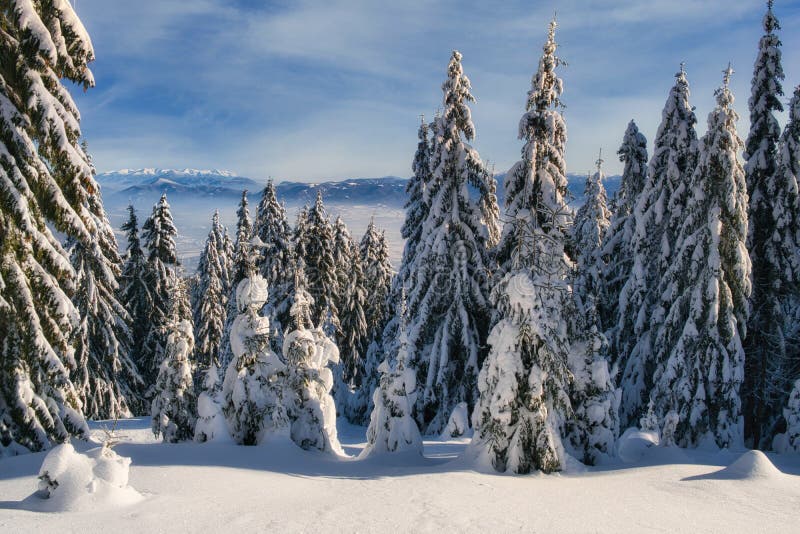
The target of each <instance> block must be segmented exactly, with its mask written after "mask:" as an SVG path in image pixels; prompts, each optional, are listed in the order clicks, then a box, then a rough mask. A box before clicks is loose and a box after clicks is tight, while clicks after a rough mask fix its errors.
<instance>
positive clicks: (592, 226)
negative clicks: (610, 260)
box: [572, 153, 611, 327]
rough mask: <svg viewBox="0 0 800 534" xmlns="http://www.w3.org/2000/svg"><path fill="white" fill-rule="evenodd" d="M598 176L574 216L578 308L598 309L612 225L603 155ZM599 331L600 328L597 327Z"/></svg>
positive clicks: (590, 181) (589, 179)
mask: <svg viewBox="0 0 800 534" xmlns="http://www.w3.org/2000/svg"><path fill="white" fill-rule="evenodd" d="M596 164H597V172H595V173H594V174H592V175H589V176H588V177H587V178H586V186H585V187H584V189H583V196H584V198H585V199H586V200H585V202H584V204H583V205H582V206H581V207H580V208H579V209H578V212H577V213H576V214H575V224H574V225H573V227H572V243H573V246H574V250H575V255H576V257H577V258H576V262H575V263H576V265H575V267H576V273H577V276H576V279H575V283H574V284H573V291H574V292H575V295H576V298H577V300H578V303H579V306H580V308H581V309H582V310H585V309H586V308H587V307H592V308H593V309H596V307H597V304H596V303H597V297H598V295H599V293H600V286H601V276H602V271H603V260H602V258H601V256H600V252H601V247H602V244H603V240H604V239H605V235H606V232H607V231H608V227H609V225H610V224H611V220H610V219H611V212H609V210H608V197H607V195H606V189H605V187H604V186H603V180H604V179H605V174H604V173H603V157H602V153H601V154H600V155H599V156H598V158H597V162H596ZM597 326H598V327H599V326H600V325H597Z"/></svg>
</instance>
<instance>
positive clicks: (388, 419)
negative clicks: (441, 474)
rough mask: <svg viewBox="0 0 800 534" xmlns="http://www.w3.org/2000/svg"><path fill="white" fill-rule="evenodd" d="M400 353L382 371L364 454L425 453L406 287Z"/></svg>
mask: <svg viewBox="0 0 800 534" xmlns="http://www.w3.org/2000/svg"><path fill="white" fill-rule="evenodd" d="M400 299H401V302H400V312H399V315H400V327H399V335H398V337H399V339H398V342H397V345H398V352H397V354H396V355H395V357H394V359H393V361H390V360H389V359H388V358H387V359H386V360H384V361H383V362H382V363H381V365H380V367H378V371H380V373H381V379H380V386H379V387H378V388H377V389H375V393H374V395H373V405H374V408H373V410H372V414H371V415H370V423H369V428H368V429H367V445H366V447H364V451H363V452H362V453H361V457H362V458H364V457H367V456H371V455H373V454H376V453H383V452H415V453H417V454H420V455H421V454H422V437H421V436H420V433H419V427H418V426H417V422H416V421H415V420H414V405H415V404H416V401H417V371H416V369H415V368H414V362H413V361H412V360H411V354H412V351H411V347H410V346H409V343H408V333H407V326H406V321H405V317H406V306H405V290H401V296H400Z"/></svg>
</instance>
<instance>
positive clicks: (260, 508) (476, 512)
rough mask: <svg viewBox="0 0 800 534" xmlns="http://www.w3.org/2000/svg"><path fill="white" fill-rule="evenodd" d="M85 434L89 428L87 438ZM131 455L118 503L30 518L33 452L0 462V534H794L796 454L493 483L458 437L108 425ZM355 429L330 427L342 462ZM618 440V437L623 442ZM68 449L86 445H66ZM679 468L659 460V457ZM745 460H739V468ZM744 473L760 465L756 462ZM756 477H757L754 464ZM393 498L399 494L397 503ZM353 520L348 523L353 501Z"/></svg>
mask: <svg viewBox="0 0 800 534" xmlns="http://www.w3.org/2000/svg"><path fill="white" fill-rule="evenodd" d="M97 426H98V424H97V423H93V430H96V429H97ZM120 427H121V432H122V433H124V434H126V435H127V438H126V439H127V440H128V441H127V442H125V443H121V444H120V445H118V446H117V447H116V449H115V450H116V451H117V452H118V454H120V455H122V456H129V457H130V458H131V459H132V465H131V468H130V486H132V487H133V488H136V490H138V491H139V492H140V493H142V494H143V495H144V498H143V499H141V500H140V501H138V502H132V503H129V504H127V505H125V506H124V507H120V506H116V505H115V506H113V507H102V508H98V509H94V510H85V509H80V510H75V511H71V512H68V513H58V514H42V513H36V512H33V511H31V509H30V507H29V506H28V504H27V503H29V502H30V501H26V500H25V499H27V498H28V496H30V495H31V493H32V492H33V491H34V490H35V489H36V487H37V483H38V481H37V479H36V476H37V474H38V471H39V467H40V465H41V464H42V460H43V458H44V456H45V455H44V454H42V453H39V454H28V455H23V456H18V457H13V458H5V459H2V460H0V496H2V497H0V499H2V500H0V531H4V532H37V533H39V532H42V533H46V532H69V531H75V532H78V531H79V532H106V531H108V530H109V529H110V528H113V529H115V530H117V531H120V532H186V531H201V530H202V531H203V532H222V531H226V532H231V531H265V530H269V531H278V532H299V531H312V530H313V531H319V530H320V529H321V525H325V526H326V527H325V530H327V531H331V532H354V531H358V532H396V531H415V532H434V531H438V532H442V531H448V532H450V531H458V532H478V531H491V532H508V531H526V532H532V531H536V532H585V531H595V532H615V533H616V532H640V531H649V530H654V529H659V530H663V531H666V532H699V531H706V532H791V531H795V530H796V528H797V502H798V500H800V456H798V455H774V454H769V455H766V456H765V455H761V454H760V453H758V454H751V453H747V454H750V455H751V456H755V457H758V458H760V457H761V456H765V458H766V460H765V461H766V462H771V463H772V464H774V465H775V466H776V468H778V469H780V471H782V472H783V474H780V473H779V474H775V473H773V475H774V476H766V477H764V476H761V477H753V476H750V477H747V479H746V480H747V483H742V480H741V479H742V478H743V477H742V476H741V475H739V476H738V477H733V478H732V477H727V478H726V477H721V476H717V474H718V473H719V472H720V469H721V468H725V467H727V466H731V467H735V468H736V469H739V468H740V467H741V465H740V464H743V463H745V459H746V457H747V455H745V456H742V455H741V454H733V453H726V452H715V453H708V452H702V451H692V450H683V449H678V448H675V447H666V448H665V447H652V448H648V449H645V450H644V451H642V454H641V457H639V458H638V459H637V460H636V461H635V462H632V463H624V462H622V461H618V463H616V464H610V465H609V464H607V465H604V466H603V467H600V468H587V469H586V470H585V471H584V472H578V471H576V470H569V471H568V474H559V475H549V476H545V475H541V474H535V475H530V476H505V475H497V474H490V473H489V474H485V473H480V472H477V470H475V469H473V466H471V465H470V464H469V463H467V461H466V460H464V459H458V458H457V456H458V455H460V454H461V453H462V452H463V451H464V449H465V447H466V445H467V443H468V441H469V440H468V439H465V438H458V439H448V440H440V439H429V440H426V441H425V457H420V456H419V455H406V454H404V453H398V454H386V455H380V456H376V457H370V458H369V459H367V460H363V461H355V460H352V459H346V458H337V457H335V456H332V455H326V454H319V453H315V452H308V451H303V450H301V449H299V448H298V447H296V446H294V445H291V444H268V445H261V446H256V447H243V446H236V445H224V444H217V443H211V444H194V443H181V444H174V445H169V444H167V445H165V444H160V443H154V442H153V436H152V434H151V433H150V431H149V428H148V420H147V419H133V420H126V421H121V422H120ZM364 433H365V429H364V428H363V427H356V426H351V425H347V424H340V428H339V435H340V438H341V439H342V442H343V445H344V449H345V450H346V452H347V453H348V454H350V455H354V454H358V452H359V451H360V450H361V449H362V448H363V447H364ZM624 441H626V439H625V438H623V442H624ZM75 446H76V448H77V449H78V450H82V449H88V448H92V447H94V446H95V445H94V444H85V443H81V442H76V444H75ZM675 460H678V461H679V462H680V463H676V464H667V463H665V461H675ZM748 461H749V460H748ZM752 463H754V464H756V466H757V467H758V466H759V465H760V466H763V465H764V463H763V462H762V460H754V461H753V462H752ZM759 469H760V467H759ZM401 496H402V497H401ZM355 503H358V505H357V506H358V510H362V511H365V512H364V513H354V510H355V509H354V505H355Z"/></svg>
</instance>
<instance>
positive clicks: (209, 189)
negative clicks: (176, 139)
mask: <svg viewBox="0 0 800 534" xmlns="http://www.w3.org/2000/svg"><path fill="white" fill-rule="evenodd" d="M504 176H505V175H504V174H498V175H497V176H496V178H497V181H498V197H499V199H500V200H501V201H502V198H503V192H502V183H503V178H504ZM567 178H568V181H569V189H570V192H571V193H572V196H573V198H574V201H573V203H574V204H576V205H580V204H582V203H583V186H584V184H585V180H586V177H585V175H582V174H568V175H567ZM619 180H620V177H619V176H609V177H607V178H606V180H605V186H606V190H607V191H608V194H609V197H610V196H612V195H613V194H614V193H615V192H616V190H617V189H618V188H619ZM97 181H98V183H99V184H100V186H101V187H102V189H103V197H104V199H105V201H106V203H107V204H108V203H109V202H111V203H112V204H118V203H120V202H132V203H134V204H138V203H139V202H140V201H145V200H147V201H152V202H155V201H156V200H157V199H158V198H157V197H158V196H160V195H161V194H162V193H166V194H167V195H168V196H169V197H171V198H172V197H175V196H176V195H177V196H178V197H181V198H183V199H185V198H186V197H187V196H188V197H195V198H205V199H210V198H217V199H220V200H221V199H222V198H224V197H238V196H240V195H241V193H242V191H244V190H248V191H249V192H250V193H251V195H250V196H251V201H253V202H255V201H256V199H257V198H258V192H259V191H260V190H261V189H262V188H263V187H264V182H257V181H255V180H253V179H251V178H247V177H244V176H238V175H237V174H235V173H233V172H231V171H224V170H198V169H155V168H147V169H137V170H131V169H123V170H120V171H112V172H106V173H103V174H99V175H98V176H97ZM406 182H407V178H399V177H397V176H383V177H380V178H352V179H347V180H341V181H323V182H319V183H308V182H294V181H282V182H280V183H278V184H277V186H276V189H277V194H278V198H280V199H281V200H282V201H283V202H285V203H286V204H287V205H289V206H299V205H303V204H308V203H311V202H313V201H314V199H315V198H316V195H317V192H319V191H321V192H322V196H323V198H324V199H325V202H326V203H328V204H344V205H350V204H357V205H388V206H393V207H400V206H402V205H403V204H404V203H405V199H406V193H405V186H406Z"/></svg>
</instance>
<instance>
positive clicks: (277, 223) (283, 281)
mask: <svg viewBox="0 0 800 534" xmlns="http://www.w3.org/2000/svg"><path fill="white" fill-rule="evenodd" d="M253 234H254V235H255V236H256V237H258V238H259V239H260V240H261V243H262V245H263V249H262V251H261V254H260V255H259V257H258V261H257V265H256V267H257V268H258V270H259V272H260V273H261V276H263V277H264V278H265V279H266V280H267V285H268V286H269V299H268V300H267V304H266V306H265V311H266V312H267V313H268V314H269V318H270V342H271V344H272V347H273V350H275V351H278V352H280V347H281V346H282V345H283V332H284V330H285V328H286V327H287V326H288V324H289V297H290V294H291V290H292V283H293V279H294V275H293V273H292V271H291V266H292V255H293V253H294V252H293V247H292V229H291V227H290V225H289V220H288V218H287V216H286V209H285V208H284V206H283V205H282V204H281V203H280V202H278V197H277V193H276V190H275V184H274V183H273V181H272V180H271V179H270V180H269V181H268V182H267V185H266V187H265V188H264V191H263V192H262V195H261V202H259V204H258V210H257V211H256V220H255V223H254V226H253Z"/></svg>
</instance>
